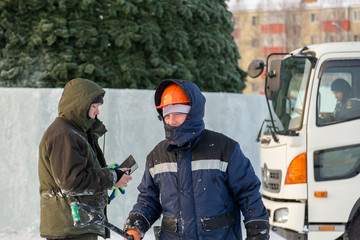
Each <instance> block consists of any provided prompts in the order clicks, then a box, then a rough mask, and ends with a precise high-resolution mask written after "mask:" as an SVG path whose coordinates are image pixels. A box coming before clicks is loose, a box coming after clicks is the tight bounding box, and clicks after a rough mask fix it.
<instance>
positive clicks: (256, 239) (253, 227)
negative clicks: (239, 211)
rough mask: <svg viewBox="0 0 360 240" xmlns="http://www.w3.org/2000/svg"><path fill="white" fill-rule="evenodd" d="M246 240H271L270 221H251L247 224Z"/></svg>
mask: <svg viewBox="0 0 360 240" xmlns="http://www.w3.org/2000/svg"><path fill="white" fill-rule="evenodd" d="M245 228H246V236H247V238H246V240H269V239H270V234H269V232H270V224H269V222H268V221H265V220H259V221H251V222H248V223H246V224H245Z"/></svg>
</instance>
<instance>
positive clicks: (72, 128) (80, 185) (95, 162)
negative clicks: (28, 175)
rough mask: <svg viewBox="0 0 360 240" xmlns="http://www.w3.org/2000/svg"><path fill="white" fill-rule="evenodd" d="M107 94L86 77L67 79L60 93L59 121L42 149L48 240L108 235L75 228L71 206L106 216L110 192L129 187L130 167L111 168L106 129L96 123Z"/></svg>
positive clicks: (88, 239) (43, 232) (42, 189)
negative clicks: (102, 140) (77, 204)
mask: <svg viewBox="0 0 360 240" xmlns="http://www.w3.org/2000/svg"><path fill="white" fill-rule="evenodd" d="M104 94H105V91H104V90H103V89H102V88H101V87H100V86H99V85H97V84H96V83H94V82H92V81H90V80H86V79H73V80H71V81H69V82H68V83H67V84H66V86H65V88H64V91H63V93H62V96H61V99H60V102H59V106H58V112H59V114H58V117H57V118H56V119H55V120H54V122H53V123H52V124H51V125H50V126H49V127H48V129H47V130H46V131H45V133H44V135H43V137H42V139H41V142H40V145H39V181H40V196H41V200H40V201H41V202H40V211H41V219H40V235H41V236H42V237H44V238H47V239H70V240H80V239H81V240H82V239H84V240H85V239H86V240H93V239H97V236H98V235H99V236H102V237H104V238H108V237H109V236H110V234H109V231H108V230H106V229H105V228H104V227H103V226H100V225H98V224H93V225H91V226H88V227H83V228H80V227H75V226H74V225H73V219H72V215H71V208H70V203H71V202H73V201H77V202H80V203H86V204H88V205H90V206H91V207H93V208H94V209H96V211H97V213H98V214H100V215H101V216H102V217H104V218H106V205H107V204H108V203H109V200H108V195H107V190H108V189H109V188H111V187H113V186H115V187H120V186H123V187H126V186H127V183H128V181H130V180H131V177H130V176H128V175H126V174H124V171H127V170H128V169H121V170H112V169H109V168H107V167H106V166H107V164H106V162H105V159H104V155H103V153H102V151H101V149H100V147H99V145H98V138H99V137H101V136H102V135H103V134H104V133H105V132H106V128H105V126H104V125H103V124H102V123H101V121H100V120H98V119H97V115H98V114H99V106H100V105H101V104H102V103H103V96H104Z"/></svg>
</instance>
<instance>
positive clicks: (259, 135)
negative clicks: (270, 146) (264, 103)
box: [256, 119, 279, 142]
mask: <svg viewBox="0 0 360 240" xmlns="http://www.w3.org/2000/svg"><path fill="white" fill-rule="evenodd" d="M265 122H266V123H269V122H270V123H271V120H269V119H264V121H263V122H262V124H261V127H260V130H259V133H258V135H257V138H256V141H257V142H260V138H261V133H262V129H263V127H264V123H265ZM267 127H268V129H269V130H270V132H271V136H272V138H273V139H274V141H275V142H279V139H278V138H277V136H276V134H275V132H274V131H273V129H272V126H271V125H267Z"/></svg>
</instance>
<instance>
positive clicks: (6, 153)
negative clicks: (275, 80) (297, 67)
mask: <svg viewBox="0 0 360 240" xmlns="http://www.w3.org/2000/svg"><path fill="white" fill-rule="evenodd" d="M61 93H62V89H30V88H21V89H14V88H0V96H1V97H0V106H2V110H1V114H0V122H1V125H2V128H1V130H2V131H1V134H0V153H1V154H0V164H1V168H0V214H1V218H0V239H4V240H5V239H6V240H15V239H16V240H36V239H39V240H40V239H41V238H40V236H39V233H38V231H39V230H38V228H39V224H40V196H39V180H38V175H37V166H38V145H39V142H40V139H41V137H42V135H43V133H44V131H45V129H46V128H47V127H48V126H49V125H50V123H51V122H52V121H53V120H54V119H55V117H56V116H57V105H58V102H59V99H60V96H61ZM205 96H206V99H207V102H206V110H205V118H204V121H205V126H206V128H208V129H210V130H214V131H217V132H221V133H224V134H225V135H227V136H229V137H231V138H233V139H235V140H236V141H238V142H239V143H240V146H241V148H242V150H243V152H244V154H245V155H246V156H247V157H248V158H249V159H250V161H251V163H252V164H253V166H254V170H255V172H256V174H257V175H258V176H259V177H260V159H259V158H260V157H259V156H260V154H259V148H260V145H259V143H258V142H256V141H255V139H256V137H257V134H258V131H259V128H260V126H261V123H262V122H263V120H264V118H265V117H266V116H267V114H268V111H267V107H266V102H265V98H264V96H259V95H242V94H231V93H229V94H226V93H205ZM104 101H105V102H104V104H103V106H102V107H101V109H100V115H99V118H100V119H101V120H102V121H103V122H104V123H105V125H106V127H107V129H108V132H107V133H106V149H105V157H106V159H107V162H108V164H112V163H119V162H122V161H123V160H124V159H125V158H126V157H127V156H129V155H130V154H132V155H133V156H134V157H135V159H136V160H137V162H138V163H139V168H138V170H137V171H136V172H134V174H133V175H132V176H133V180H132V181H131V182H130V183H129V186H128V187H127V189H126V194H125V195H123V196H120V197H117V198H116V199H115V200H114V201H113V202H112V203H111V204H110V205H109V208H108V213H109V219H110V220H111V223H113V224H114V225H116V226H122V224H123V223H124V221H125V219H126V217H127V215H128V213H129V211H130V210H131V208H132V206H133V204H134V202H135V201H136V198H137V194H138V191H137V189H136V187H137V186H138V184H139V183H140V180H141V177H142V174H143V172H144V168H145V159H146V155H147V154H148V153H149V152H150V151H151V149H152V148H153V147H154V146H155V145H156V144H157V143H158V142H159V141H161V140H162V139H163V138H164V130H163V125H162V123H161V122H160V121H159V120H158V119H157V113H156V110H155V108H154V103H153V101H154V91H150V90H129V89H106V95H105V98H104ZM100 144H101V146H103V143H102V142H100ZM112 235H113V237H112V238H111V239H122V238H121V237H119V236H117V235H116V234H115V233H113V234H112ZM145 239H146V240H150V239H154V235H153V234H152V232H150V233H147V235H146V236H145ZM272 239H281V238H277V236H276V234H272Z"/></svg>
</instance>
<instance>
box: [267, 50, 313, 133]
mask: <svg viewBox="0 0 360 240" xmlns="http://www.w3.org/2000/svg"><path fill="white" fill-rule="evenodd" d="M283 63H284V80H283V83H282V87H281V88H280V89H279V90H277V91H274V93H273V97H272V100H271V102H270V104H269V105H270V107H271V108H272V109H270V111H271V112H272V117H273V120H274V124H275V126H274V127H275V130H276V132H278V133H283V134H288V133H289V132H290V131H295V130H299V129H300V128H301V127H302V124H301V122H302V119H303V116H302V115H303V108H304V103H305V93H306V88H307V85H308V84H307V83H308V79H309V74H310V71H311V61H310V60H309V59H308V58H306V57H291V58H288V59H285V60H284V62H283Z"/></svg>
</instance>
